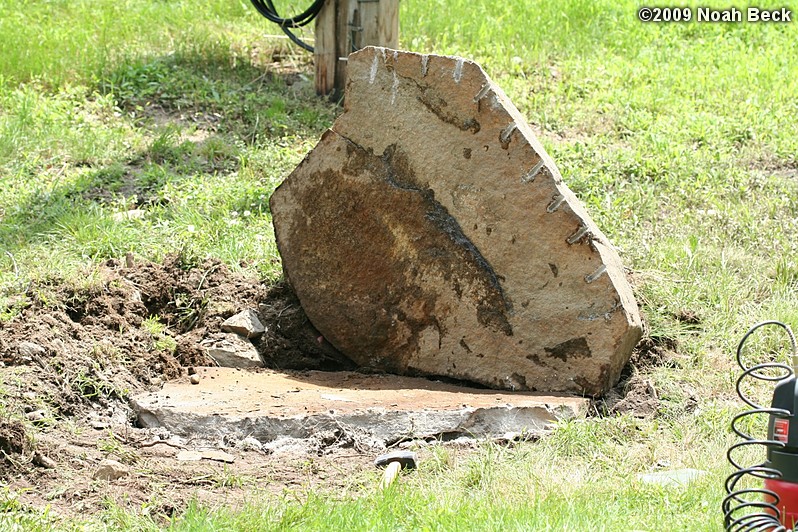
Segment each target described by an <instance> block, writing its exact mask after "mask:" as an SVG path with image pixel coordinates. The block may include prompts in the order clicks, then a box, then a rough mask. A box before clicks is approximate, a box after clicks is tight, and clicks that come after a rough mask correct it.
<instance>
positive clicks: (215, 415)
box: [131, 367, 588, 443]
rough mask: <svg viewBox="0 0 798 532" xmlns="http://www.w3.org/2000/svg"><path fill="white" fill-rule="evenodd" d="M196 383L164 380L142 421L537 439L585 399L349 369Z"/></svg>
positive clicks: (213, 373) (221, 372)
mask: <svg viewBox="0 0 798 532" xmlns="http://www.w3.org/2000/svg"><path fill="white" fill-rule="evenodd" d="M197 371H198V374H199V375H200V377H201V380H200V384H199V385H196V386H192V385H191V384H190V383H189V382H188V380H187V379H186V380H180V381H173V382H167V383H166V384H165V385H164V386H163V388H162V389H161V390H159V391H156V392H149V393H145V394H139V395H135V396H133V397H132V398H131V403H132V405H133V408H134V410H135V411H136V413H137V416H138V424H139V425H140V426H142V427H147V428H154V427H165V428H166V429H168V430H169V431H170V432H171V433H173V434H176V435H178V436H181V437H184V438H196V439H199V440H207V441H217V440H219V439H221V438H224V437H228V438H234V439H240V440H243V439H244V438H247V437H252V438H255V439H257V440H258V441H260V442H262V443H265V442H269V441H274V440H277V439H280V438H308V437H310V436H312V435H313V434H315V433H317V432H319V431H321V430H326V429H334V428H340V427H342V426H343V427H352V428H355V429H358V430H359V431H362V432H366V433H367V434H368V435H370V436H371V437H372V438H374V439H376V440H378V441H382V442H383V443H390V442H394V441H397V440H400V439H405V438H411V437H412V438H429V437H444V436H445V437H447V438H448V437H452V436H458V435H463V436H474V437H501V436H503V435H505V434H507V433H518V434H528V435H530V436H534V435H540V434H542V433H544V432H546V431H548V430H549V429H551V427H552V424H553V423H555V422H556V421H558V420H563V419H568V418H573V417H578V416H583V415H584V414H585V412H586V411H587V407H588V400H587V399H584V398H579V397H572V396H562V395H543V394H535V393H528V392H497V391H494V390H485V389H474V388H466V387H461V386H455V385H452V384H446V383H442V382H434V381H430V380H427V379H422V378H411V377H400V376H396V375H364V374H360V373H354V372H318V371H310V372H296V373H278V372H274V371H271V370H265V369H261V370H256V371H253V370H248V371H243V370H235V369H231V368H206V367H203V368H197Z"/></svg>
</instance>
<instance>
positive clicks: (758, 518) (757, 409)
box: [723, 321, 798, 532]
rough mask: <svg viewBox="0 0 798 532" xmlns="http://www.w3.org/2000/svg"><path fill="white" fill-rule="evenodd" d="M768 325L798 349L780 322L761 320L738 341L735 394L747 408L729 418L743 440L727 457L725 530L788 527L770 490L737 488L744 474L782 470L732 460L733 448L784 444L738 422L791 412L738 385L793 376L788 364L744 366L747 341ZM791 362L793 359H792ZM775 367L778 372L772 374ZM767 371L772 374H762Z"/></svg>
mask: <svg viewBox="0 0 798 532" xmlns="http://www.w3.org/2000/svg"><path fill="white" fill-rule="evenodd" d="M768 325H775V326H777V327H781V328H783V329H784V330H785V331H786V332H787V335H788V337H789V339H790V343H791V346H792V353H791V354H792V355H793V356H795V355H796V353H797V352H798V348H796V341H795V335H793V333H792V330H791V329H790V327H789V326H788V325H786V324H784V323H782V322H780V321H763V322H761V323H757V324H756V325H754V326H753V327H751V329H749V330H748V332H747V333H745V335H744V336H743V338H742V340H740V343H739V345H738V346H737V364H738V365H739V366H740V368H741V369H742V370H743V373H742V375H740V377H739V378H738V379H737V395H738V396H739V397H740V399H741V400H742V401H743V402H744V403H745V404H746V405H748V406H749V407H751V408H750V410H746V411H745V412H743V413H741V414H738V415H737V416H735V417H734V419H733V420H732V424H731V427H732V430H733V431H734V433H735V434H737V435H738V436H739V437H740V438H742V440H743V441H741V442H739V443H736V444H734V445H732V446H731V447H729V451H728V452H727V453H726V457H727V458H728V460H729V463H730V464H731V465H732V466H734V468H735V471H734V472H733V473H732V474H731V475H729V476H728V477H727V478H726V493H727V494H728V495H727V496H726V498H725V499H723V524H724V527H725V528H726V530H727V531H729V532H731V531H734V532H737V531H743V530H746V531H754V532H765V531H768V532H786V531H788V529H787V527H785V526H784V525H782V524H781V521H780V519H779V517H780V515H781V514H780V511H779V509H778V504H779V497H778V495H777V494H776V493H775V492H773V491H772V490H769V489H766V488H764V487H763V488H738V487H737V484H738V483H739V482H740V481H741V480H742V479H743V478H745V477H754V478H757V479H762V480H764V479H778V478H781V476H782V475H781V472H780V471H778V470H776V469H773V468H772V467H768V462H767V460H766V461H764V462H761V463H758V464H754V465H750V466H745V465H743V464H741V463H740V462H738V460H736V459H735V454H736V451H737V450H739V449H743V448H745V447H747V446H752V445H761V446H763V447H766V448H767V447H770V448H774V447H779V448H781V447H784V446H785V445H786V444H785V443H784V442H781V441H776V440H772V439H767V440H763V439H756V438H754V437H752V436H751V435H750V434H748V433H747V432H745V431H744V430H743V429H741V428H740V426H739V425H740V422H741V421H742V420H743V419H745V418H746V417H748V416H754V415H761V414H765V415H769V416H778V417H785V416H787V417H788V416H791V415H792V413H791V412H789V411H788V410H784V409H781V408H765V407H763V406H760V405H758V404H756V403H755V402H754V401H753V400H752V399H750V398H749V397H748V396H747V395H746V394H745V393H744V392H743V390H742V389H741V387H740V385H741V384H742V382H743V381H744V380H745V379H746V378H749V377H750V378H754V379H758V380H763V381H769V382H774V383H777V382H781V381H784V380H787V379H790V378H794V376H795V372H794V370H793V368H792V367H791V366H788V365H787V364H781V363H777V362H765V363H762V364H755V365H753V366H747V365H746V363H745V361H744V360H743V348H744V347H745V344H746V342H747V341H748V339H749V338H750V337H751V335H752V334H754V333H755V332H756V331H757V330H759V329H760V328H761V327H765V326H768ZM792 362H793V363H794V360H793V361H792ZM774 370H778V373H776V374H774V373H773V372H774ZM765 371H770V372H771V373H765ZM752 509H753V510H755V511H753V512H751V513H744V512H746V511H748V510H752Z"/></svg>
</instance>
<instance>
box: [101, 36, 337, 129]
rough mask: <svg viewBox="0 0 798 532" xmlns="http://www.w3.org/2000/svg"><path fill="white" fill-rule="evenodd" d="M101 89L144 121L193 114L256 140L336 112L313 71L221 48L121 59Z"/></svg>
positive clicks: (322, 123)
mask: <svg viewBox="0 0 798 532" xmlns="http://www.w3.org/2000/svg"><path fill="white" fill-rule="evenodd" d="M97 89H98V91H99V92H100V93H102V94H107V93H111V94H113V96H114V98H115V99H116V101H117V103H118V105H119V107H120V108H121V109H123V110H125V111H127V112H128V113H131V114H133V115H134V116H136V117H139V118H142V119H144V120H145V121H147V120H151V121H153V122H155V123H156V124H158V123H162V122H164V121H178V122H183V123H191V122H193V123H195V124H197V126H198V127H201V128H202V129H206V130H210V131H215V132H219V133H223V134H230V135H233V136H235V137H237V138H239V139H241V140H242V141H244V142H247V143H254V144H257V143H258V142H261V141H263V140H265V139H267V138H272V137H275V136H278V137H282V136H286V135H301V136H307V135H315V136H318V135H319V134H321V132H322V131H323V130H324V129H325V128H326V127H328V126H329V124H330V123H331V122H332V118H333V114H334V113H335V107H334V106H332V105H331V104H329V103H327V102H326V101H324V100H323V99H320V98H317V97H316V96H315V94H314V93H313V90H312V82H311V80H310V79H309V74H307V73H304V72H302V71H299V70H293V69H291V68H286V69H281V70H279V71H278V70H276V69H273V68H263V67H259V66H256V65H254V64H253V63H252V62H251V61H248V60H243V61H242V60H241V58H238V57H235V56H234V55H233V54H232V53H231V52H230V50H221V49H216V48H211V49H210V50H206V51H204V52H203V53H192V54H167V55H162V56H156V57H147V58H144V59H140V60H135V61H131V62H128V63H125V64H122V65H120V66H119V67H118V68H116V69H114V70H112V71H110V72H109V73H108V74H107V75H106V76H105V77H104V79H103V80H102V81H100V83H98V85H97Z"/></svg>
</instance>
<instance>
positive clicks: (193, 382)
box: [188, 373, 200, 384]
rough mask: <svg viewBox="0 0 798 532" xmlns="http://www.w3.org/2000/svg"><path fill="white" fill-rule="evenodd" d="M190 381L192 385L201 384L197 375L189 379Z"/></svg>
mask: <svg viewBox="0 0 798 532" xmlns="http://www.w3.org/2000/svg"><path fill="white" fill-rule="evenodd" d="M188 380H189V381H191V384H199V383H200V376H199V375H197V374H196V373H195V374H194V375H192V376H191V377H189V379H188Z"/></svg>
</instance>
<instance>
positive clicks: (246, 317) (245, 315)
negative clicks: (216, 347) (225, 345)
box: [222, 309, 266, 338]
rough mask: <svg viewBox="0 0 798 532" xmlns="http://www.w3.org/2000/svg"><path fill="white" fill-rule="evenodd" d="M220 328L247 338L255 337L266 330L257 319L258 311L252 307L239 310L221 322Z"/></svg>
mask: <svg viewBox="0 0 798 532" xmlns="http://www.w3.org/2000/svg"><path fill="white" fill-rule="evenodd" d="M222 330H223V331H227V332H233V333H236V334H240V335H241V336H245V337H247V338H255V337H257V336H260V335H261V334H263V333H264V332H265V331H266V327H264V326H263V324H262V323H261V322H260V319H258V313H257V312H255V311H254V310H252V309H247V310H245V311H243V312H239V313H238V314H236V315H235V316H231V317H230V318H228V319H226V320H225V321H224V322H223V323H222Z"/></svg>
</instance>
